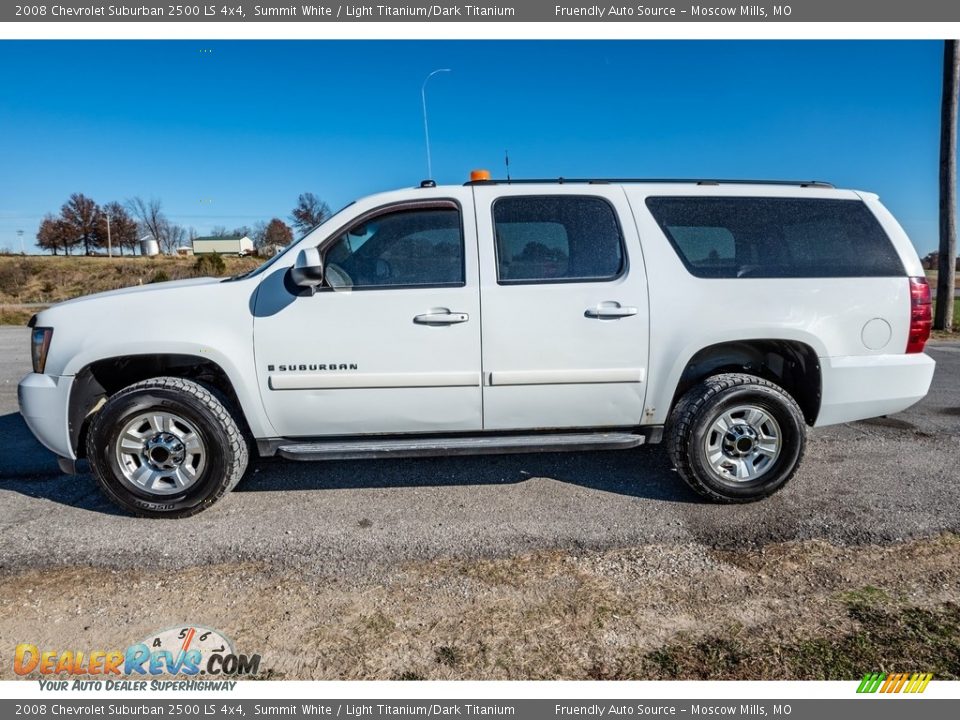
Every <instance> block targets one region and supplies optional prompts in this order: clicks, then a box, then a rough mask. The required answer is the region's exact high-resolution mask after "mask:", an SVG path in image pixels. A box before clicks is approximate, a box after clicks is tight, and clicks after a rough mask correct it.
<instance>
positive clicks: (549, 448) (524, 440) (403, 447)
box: [276, 433, 646, 460]
mask: <svg viewBox="0 0 960 720" xmlns="http://www.w3.org/2000/svg"><path fill="white" fill-rule="evenodd" d="M645 440H646V438H645V437H644V436H643V435H634V434H633V433H579V434H555V435H502V436H498V437H448V438H442V437H440V438H437V437H434V438H416V439H409V440H403V439H401V440H321V441H316V442H306V443H290V444H289V445H280V446H278V447H277V449H276V452H277V455H279V456H280V457H283V458H286V459H287V460H361V459H364V458H386V457H425V456H427V457H428V456H435V455H504V454H507V453H531V452H563V451H573V450H628V449H630V448H634V447H637V446H638V445H643V443H644V441H645Z"/></svg>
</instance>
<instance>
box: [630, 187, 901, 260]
mask: <svg viewBox="0 0 960 720" xmlns="http://www.w3.org/2000/svg"><path fill="white" fill-rule="evenodd" d="M647 207H648V208H649V209H650V212H651V213H652V214H653V217H654V219H655V220H656V221H657V223H658V224H659V225H660V228H661V229H662V230H663V232H664V234H665V235H666V236H667V239H668V240H669V241H670V243H671V244H672V245H673V247H674V249H675V250H676V251H677V254H678V255H679V256H680V259H681V260H682V261H683V264H684V265H685V266H686V268H687V270H689V271H690V272H691V273H692V274H693V275H695V276H697V277H702V278H738V277H739V278H744V277H751V278H791V277H792V278H798V277H901V276H905V275H906V271H905V269H904V267H903V263H902V262H901V261H900V257H899V256H898V255H897V252H896V250H895V249H894V247H893V244H892V243H891V242H890V238H889V237H887V234H886V233H885V232H884V230H883V227H881V225H880V223H879V221H878V220H877V219H876V217H874V215H873V213H872V212H870V209H869V208H867V206H866V205H864V204H863V202H861V201H860V200H820V199H804V198H762V197H690V196H684V197H650V198H647Z"/></svg>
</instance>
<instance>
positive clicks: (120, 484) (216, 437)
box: [87, 377, 249, 518]
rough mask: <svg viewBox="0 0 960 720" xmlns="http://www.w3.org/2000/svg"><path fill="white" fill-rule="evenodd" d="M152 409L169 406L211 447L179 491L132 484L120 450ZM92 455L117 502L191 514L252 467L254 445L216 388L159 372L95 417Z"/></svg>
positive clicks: (146, 511) (143, 512)
mask: <svg viewBox="0 0 960 720" xmlns="http://www.w3.org/2000/svg"><path fill="white" fill-rule="evenodd" d="M151 410H159V411H164V412H169V413H173V414H175V415H177V416H178V417H181V418H183V419H185V420H187V421H189V423H191V424H192V425H193V427H194V428H195V429H196V433H197V435H199V437H200V440H201V441H202V443H203V447H204V448H205V449H206V455H205V458H204V460H205V462H204V466H203V468H202V469H201V470H200V471H199V472H198V473H197V477H196V480H195V481H194V482H193V484H192V485H190V486H189V487H186V488H185V489H184V490H183V491H180V492H176V493H175V494H162V495H159V494H155V493H152V492H149V491H147V490H144V489H137V488H134V487H132V486H131V483H130V481H128V480H127V479H126V478H125V476H124V473H123V470H122V469H121V467H120V460H118V458H117V452H116V451H115V449H116V447H117V443H118V441H119V435H120V433H121V432H122V430H123V428H124V426H125V425H126V424H127V422H128V421H130V420H132V419H134V418H135V417H136V416H137V415H138V414H143V413H146V412H148V411H151ZM87 458H88V460H89V461H90V469H91V471H92V473H93V476H94V477H95V478H96V480H97V483H98V484H99V486H100V489H101V490H102V491H103V492H104V494H106V496H107V497H108V498H109V499H110V500H112V501H113V502H114V503H116V504H117V505H119V506H120V507H122V508H123V509H125V510H128V511H130V512H132V513H134V514H135V515H139V516H141V517H153V518H185V517H189V516H191V515H196V514H197V513H198V512H201V511H202V510H205V509H206V508H208V507H210V506H211V505H212V504H213V503H215V502H216V501H217V500H219V499H220V498H222V497H223V496H224V495H225V494H226V493H228V492H229V491H230V490H232V489H233V488H234V487H235V486H236V484H237V483H238V482H240V479H241V478H242V477H243V473H244V471H245V470H246V468H247V460H248V458H249V455H248V447H247V442H246V440H245V438H244V437H243V433H242V432H241V431H240V428H239V427H238V425H237V422H236V420H235V419H234V417H233V415H232V413H231V412H230V410H229V409H228V406H227V403H226V402H224V401H223V400H222V399H221V398H220V397H218V395H217V394H216V393H215V391H212V390H211V389H209V388H207V387H204V386H203V385H200V384H199V383H196V382H193V381H192V380H185V379H183V378H176V377H158V378H151V379H150V380H144V381H142V382H138V383H136V384H134V385H131V386H129V387H127V388H124V389H123V390H121V391H120V392H118V393H116V394H115V395H113V396H112V397H110V398H109V399H108V400H107V402H106V403H105V404H104V406H103V407H102V408H101V409H100V411H99V412H98V413H97V414H96V415H95V416H94V417H93V420H92V423H91V425H90V429H89V432H88V433H87Z"/></svg>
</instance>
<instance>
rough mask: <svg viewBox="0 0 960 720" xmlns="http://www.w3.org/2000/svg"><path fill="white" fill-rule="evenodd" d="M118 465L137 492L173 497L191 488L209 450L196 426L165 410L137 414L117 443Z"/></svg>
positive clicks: (204, 463) (121, 432)
mask: <svg viewBox="0 0 960 720" xmlns="http://www.w3.org/2000/svg"><path fill="white" fill-rule="evenodd" d="M116 456H117V463H118V464H119V466H120V471H121V473H122V474H123V479H124V481H125V482H126V483H127V484H128V485H130V487H132V488H133V489H134V490H139V491H141V492H144V491H145V492H148V493H150V494H152V495H173V494H176V493H181V492H183V491H184V490H186V489H187V488H189V487H191V486H192V485H193V484H194V483H196V482H197V480H198V479H199V478H200V474H201V473H202V472H203V468H204V466H205V465H206V458H207V451H206V447H205V445H204V443H203V440H202V439H201V438H200V433H199V432H198V431H197V428H196V426H195V425H194V424H193V423H191V422H190V421H189V420H186V419H184V418H183V417H181V416H179V415H176V414H174V413H170V412H165V411H152V412H148V413H142V414H140V415H137V416H136V417H134V418H133V419H132V420H130V421H128V422H127V424H126V425H124V426H123V429H122V430H121V431H120V435H119V436H118V438H117V443H116Z"/></svg>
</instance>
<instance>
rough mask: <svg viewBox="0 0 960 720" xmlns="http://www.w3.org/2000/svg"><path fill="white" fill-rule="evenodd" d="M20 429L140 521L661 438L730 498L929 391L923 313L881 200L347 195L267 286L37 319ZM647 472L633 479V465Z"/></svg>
mask: <svg viewBox="0 0 960 720" xmlns="http://www.w3.org/2000/svg"><path fill="white" fill-rule="evenodd" d="M30 325H31V327H32V328H33V331H32V332H33V335H32V348H33V366H34V367H33V373H31V374H29V375H27V376H26V377H25V378H24V379H23V380H22V382H21V383H20V386H19V400H20V407H21V411H22V413H23V416H24V418H25V419H26V422H27V423H28V425H29V426H30V428H31V429H32V431H33V432H34V433H35V434H36V436H37V437H38V438H39V439H40V441H41V442H42V443H43V444H44V445H45V446H46V447H47V448H49V449H50V450H52V451H53V452H54V453H55V454H56V455H57V456H58V457H59V458H60V462H61V466H62V467H63V468H64V469H65V470H70V469H72V468H73V467H74V465H75V461H76V459H77V458H82V457H86V458H87V459H88V460H89V463H90V467H91V470H92V473H93V475H94V476H95V477H96V479H97V481H98V482H99V484H100V486H101V487H102V488H103V490H104V491H105V492H106V494H107V495H108V496H109V497H111V498H112V499H113V500H114V501H115V502H117V503H118V504H119V505H121V506H122V507H124V508H126V509H128V510H130V511H132V512H134V513H137V514H140V515H145V516H162V517H183V516H187V515H191V514H193V513H196V512H198V511H200V510H202V509H204V508H206V507H207V506H209V505H210V504H211V503H213V502H214V501H216V500H218V499H219V498H221V497H222V496H223V495H224V494H225V493H226V492H227V491H229V490H230V489H231V488H233V487H234V486H235V485H236V484H237V482H238V481H239V480H240V478H241V476H242V475H243V474H244V471H245V469H246V467H247V463H248V458H249V455H250V454H251V453H258V454H259V455H260V456H267V455H280V456H282V457H284V458H289V459H291V460H318V459H327V458H332V459H345V458H346V459H353V458H365V457H383V456H391V457H393V456H412V455H424V454H444V453H505V452H530V451H558V450H577V449H620V448H632V447H635V446H637V445H640V444H642V443H644V442H647V443H655V442H659V441H660V440H661V438H663V437H664V436H665V439H666V447H667V451H668V452H669V454H670V457H671V458H672V461H673V463H674V464H675V466H676V468H677V469H678V471H679V474H680V475H681V476H682V477H683V478H684V479H685V480H686V481H687V482H688V483H689V484H690V486H691V487H693V489H694V490H696V491H697V492H699V493H701V494H702V495H704V496H706V497H708V498H710V499H712V500H715V501H721V502H744V501H750V500H756V499H758V498H762V497H765V496H767V495H769V494H771V493H773V492H774V491H776V490H777V489H779V488H780V487H782V486H783V485H784V483H786V482H787V481H788V480H789V479H790V477H791V476H792V475H793V474H794V472H795V471H796V469H797V467H798V464H799V463H800V460H801V457H802V455H803V450H804V441H805V431H806V428H807V426H822V425H830V424H832V423H842V422H847V421H851V420H857V419H862V418H868V417H872V416H878V415H884V414H888V413H894V412H897V411H900V410H903V409H905V408H907V407H908V406H910V405H911V404H913V403H915V402H917V401H918V400H919V399H920V398H922V397H923V396H924V395H925V394H926V393H927V390H928V388H929V385H930V381H931V377H932V375H933V369H934V362H933V361H932V360H931V359H930V358H929V357H928V356H927V355H925V354H923V348H924V343H925V341H926V340H927V337H928V335H929V330H930V293H929V289H928V286H927V282H926V280H925V278H924V273H923V269H922V267H921V265H920V262H919V260H918V258H917V254H916V252H915V250H914V248H913V247H912V245H911V244H910V241H909V239H908V238H907V236H906V234H905V233H904V231H903V230H902V228H901V227H900V225H899V224H898V223H897V222H896V220H895V219H894V218H893V217H892V216H891V214H890V213H889V212H888V211H887V210H886V209H885V208H884V206H883V205H881V204H880V201H879V200H878V198H877V197H876V196H875V195H872V194H869V193H864V192H858V191H854V190H839V189H835V188H833V187H832V186H830V185H827V184H825V183H818V182H796V183H793V182H745V181H703V180H701V181H697V180H690V181H678V180H649V181H644V180H560V181H520V182H518V181H516V180H514V181H497V180H490V179H487V178H486V177H482V176H481V179H477V180H472V181H471V182H468V183H467V184H465V185H463V186H446V187H443V186H440V187H438V186H436V185H435V184H434V183H432V182H430V181H426V182H424V183H422V184H421V186H420V187H416V188H411V189H405V190H399V191H396V192H390V193H386V194H382V195H374V196H372V197H367V198H364V199H362V200H359V201H357V202H355V203H353V204H351V205H350V206H348V207H347V208H345V209H344V210H342V211H341V212H339V213H337V214H336V215H334V216H333V217H332V218H330V219H329V220H327V221H326V222H325V223H323V224H322V225H320V226H319V227H317V228H316V229H315V230H313V231H312V232H310V233H308V234H307V235H306V236H305V237H303V238H302V239H300V240H298V241H296V242H295V243H293V244H292V245H291V246H290V247H289V248H288V249H287V251H286V252H284V253H282V254H280V255H278V256H276V257H274V258H273V259H272V260H270V261H269V262H267V263H265V264H264V265H262V266H261V267H259V268H257V269H256V270H254V271H252V272H249V273H247V274H245V275H241V276H237V277H231V278H226V279H215V278H204V279H195V280H186V281H180V282H170V283H164V284H162V285H151V286H144V287H135V288H129V289H125V290H119V291H116V292H109V293H102V294H98V295H92V296H88V297H83V298H80V299H77V300H72V301H70V302H65V303H62V304H60V305H56V306H54V307H52V308H50V309H48V310H44V311H43V312H41V313H39V314H38V315H37V316H35V317H34V318H33V319H32V320H31V322H30ZM638 471H639V469H638Z"/></svg>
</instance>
